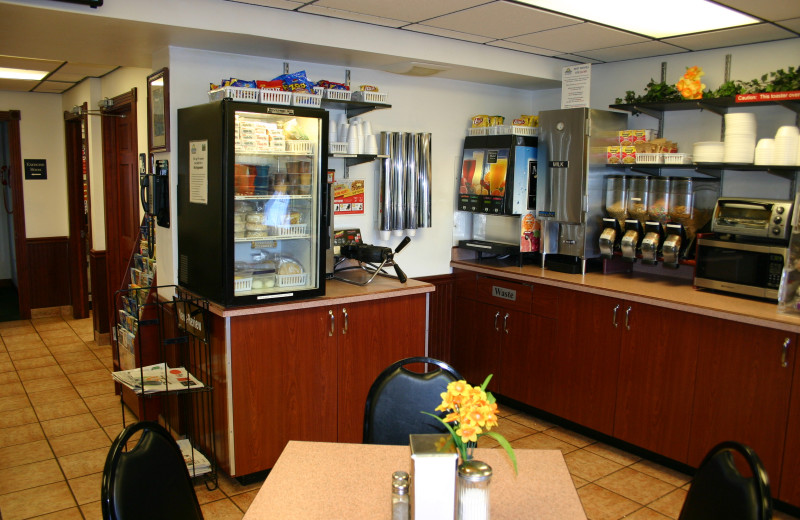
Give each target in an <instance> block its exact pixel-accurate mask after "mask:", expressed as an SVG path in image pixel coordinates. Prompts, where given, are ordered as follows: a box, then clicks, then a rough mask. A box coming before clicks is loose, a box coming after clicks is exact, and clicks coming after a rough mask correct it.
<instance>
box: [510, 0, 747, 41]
mask: <svg viewBox="0 0 800 520" xmlns="http://www.w3.org/2000/svg"><path fill="white" fill-rule="evenodd" d="M517 1H518V2H521V3H524V4H528V5H532V6H534V7H541V8H544V9H549V10H551V11H555V12H559V13H564V14H566V15H571V16H575V17H578V18H583V19H585V20H591V21H593V22H598V23H602V24H604V25H608V26H610V27H617V28H619V29H624V30H626V31H631V32H635V33H638V34H644V35H647V36H650V37H651V38H666V37H668V36H677V35H679V34H690V33H697V32H704V31H713V30H715V29H725V28H728V27H737V26H740V25H749V24H753V23H757V22H758V20H757V19H755V18H753V17H750V16H747V15H746V14H743V13H740V12H739V11H734V10H733V9H730V8H728V7H725V6H723V5H719V4H715V3H713V2H708V1H706V0H670V1H669V2H666V3H665V2H662V1H656V0H637V1H635V2H629V3H620V2H619V1H618V0H569V1H565V0H517Z"/></svg>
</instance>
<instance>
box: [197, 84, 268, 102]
mask: <svg viewBox="0 0 800 520" xmlns="http://www.w3.org/2000/svg"><path fill="white" fill-rule="evenodd" d="M224 98H231V99H232V100H234V101H249V102H250V103H258V102H259V89H257V88H248V87H222V88H218V89H216V90H211V91H209V93H208V100H209V101H219V100H220V99H224Z"/></svg>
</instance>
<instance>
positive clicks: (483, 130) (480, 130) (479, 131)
mask: <svg viewBox="0 0 800 520" xmlns="http://www.w3.org/2000/svg"><path fill="white" fill-rule="evenodd" d="M488 133H489V128H488V127H486V126H479V127H477V128H467V135H487V134H488Z"/></svg>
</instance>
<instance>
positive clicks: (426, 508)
mask: <svg viewBox="0 0 800 520" xmlns="http://www.w3.org/2000/svg"><path fill="white" fill-rule="evenodd" d="M449 436H450V435H449V434H448V433H434V434H412V435H410V436H409V437H410V445H411V460H412V465H411V493H412V494H411V510H412V516H411V518H413V519H414V520H441V519H442V518H454V517H455V502H456V466H457V465H458V453H456V451H455V449H454V447H453V445H452V443H450V445H449V446H448V447H447V448H446V449H443V450H442V449H439V448H437V443H439V445H440V446H441V445H443V444H444V443H445V442H446V441H447V439H448V437H449Z"/></svg>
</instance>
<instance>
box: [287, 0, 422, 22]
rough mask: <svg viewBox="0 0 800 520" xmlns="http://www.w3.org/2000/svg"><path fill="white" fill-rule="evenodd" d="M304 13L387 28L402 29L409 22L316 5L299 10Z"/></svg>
mask: <svg viewBox="0 0 800 520" xmlns="http://www.w3.org/2000/svg"><path fill="white" fill-rule="evenodd" d="M299 10H300V11H301V12H303V13H311V14H319V15H322V16H328V17H331V18H341V19H344V20H353V21H355V22H364V23H371V24H374V25H383V26H385V27H402V26H404V25H407V24H408V22H405V21H403V20H393V19H390V18H378V17H376V16H370V15H366V14H360V13H355V12H352V11H342V10H340V9H330V8H328V7H318V6H317V5H316V4H314V5H309V6H307V7H302V8H300V9H299Z"/></svg>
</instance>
